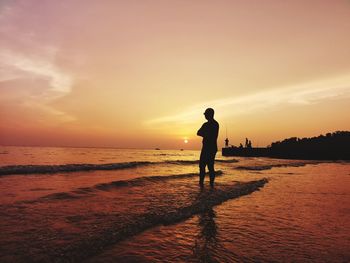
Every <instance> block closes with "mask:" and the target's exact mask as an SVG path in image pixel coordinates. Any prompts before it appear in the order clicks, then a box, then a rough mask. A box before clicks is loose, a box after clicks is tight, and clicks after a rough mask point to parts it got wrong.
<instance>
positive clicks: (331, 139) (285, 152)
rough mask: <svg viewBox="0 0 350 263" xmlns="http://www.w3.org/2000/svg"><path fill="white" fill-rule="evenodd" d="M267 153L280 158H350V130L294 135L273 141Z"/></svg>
mask: <svg viewBox="0 0 350 263" xmlns="http://www.w3.org/2000/svg"><path fill="white" fill-rule="evenodd" d="M267 155H268V156H271V157H279V158H292V159H318V160H350V132H349V131H336V132H333V133H327V134H326V135H319V136H317V137H311V138H301V139H300V138H297V137H292V138H289V139H285V140H283V141H277V142H273V143H272V144H271V145H270V146H268V147H267Z"/></svg>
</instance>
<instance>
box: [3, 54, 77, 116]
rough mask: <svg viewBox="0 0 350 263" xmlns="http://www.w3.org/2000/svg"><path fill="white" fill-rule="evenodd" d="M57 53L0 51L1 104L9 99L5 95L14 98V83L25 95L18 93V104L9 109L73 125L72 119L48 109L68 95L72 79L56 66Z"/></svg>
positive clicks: (51, 108)
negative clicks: (33, 112)
mask: <svg viewBox="0 0 350 263" xmlns="http://www.w3.org/2000/svg"><path fill="white" fill-rule="evenodd" d="M56 52H57V49H55V48H52V47H48V48H43V49H42V52H41V54H40V55H39V54H36V55H32V54H22V53H19V52H14V51H11V50H9V49H3V50H2V51H0V73H1V74H0V76H1V77H0V82H1V85H0V87H1V89H2V92H3V98H2V100H4V99H5V100H6V99H8V98H6V94H11V96H12V97H13V96H14V95H15V94H14V93H11V91H10V90H9V89H13V88H14V87H13V85H14V84H12V85H11V84H10V83H16V85H17V86H18V85H20V86H21V87H16V88H20V89H27V92H18V93H17V98H15V99H16V101H17V103H16V104H15V105H12V107H25V108H27V109H29V110H36V111H41V112H44V113H46V114H48V115H52V116H54V117H56V119H57V120H59V121H64V122H66V121H73V120H74V119H75V118H74V117H73V116H70V115H69V114H67V113H65V112H63V111H60V110H57V109H55V108H53V107H52V106H50V102H52V101H54V100H56V99H58V98H61V97H63V96H66V95H67V94H69V93H70V92H71V90H72V85H73V80H72V77H71V76H70V75H69V74H67V73H65V72H63V71H62V70H61V69H60V68H59V67H57V66H56V65H55V63H54V61H55V55H56ZM44 84H45V85H44ZM23 95H24V96H23ZM12 99H13V98H12Z"/></svg>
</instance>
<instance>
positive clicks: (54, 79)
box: [0, 48, 72, 93]
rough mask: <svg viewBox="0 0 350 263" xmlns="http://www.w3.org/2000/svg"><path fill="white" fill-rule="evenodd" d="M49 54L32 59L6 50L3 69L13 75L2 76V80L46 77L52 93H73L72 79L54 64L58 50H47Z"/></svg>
mask: <svg viewBox="0 0 350 263" xmlns="http://www.w3.org/2000/svg"><path fill="white" fill-rule="evenodd" d="M47 51H48V52H46V54H45V55H44V56H41V57H30V56H28V55H27V56H26V55H22V54H19V53H15V52H12V51H10V50H5V51H2V52H0V59H1V64H2V68H4V70H5V69H6V70H7V72H8V73H10V72H11V75H4V74H3V75H2V78H20V77H22V76H26V75H28V74H30V75H34V76H38V77H46V78H49V79H50V87H49V89H51V90H52V91H57V92H62V93H68V92H70V91H71V85H72V79H71V77H70V76H69V75H68V74H65V73H64V72H62V71H61V70H60V69H59V68H58V67H57V66H55V64H54V58H55V53H56V49H54V48H50V49H47Z"/></svg>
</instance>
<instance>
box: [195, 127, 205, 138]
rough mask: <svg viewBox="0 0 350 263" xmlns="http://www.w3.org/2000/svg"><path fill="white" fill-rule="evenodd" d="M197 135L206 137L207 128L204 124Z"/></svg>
mask: <svg viewBox="0 0 350 263" xmlns="http://www.w3.org/2000/svg"><path fill="white" fill-rule="evenodd" d="M197 135H198V136H201V137H204V136H205V126H204V124H203V125H202V127H201V128H200V129H199V130H198V131H197Z"/></svg>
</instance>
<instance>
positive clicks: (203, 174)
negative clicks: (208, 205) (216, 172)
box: [199, 151, 206, 186]
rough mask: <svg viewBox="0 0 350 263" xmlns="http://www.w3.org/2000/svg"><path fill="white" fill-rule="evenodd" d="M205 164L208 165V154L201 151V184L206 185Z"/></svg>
mask: <svg viewBox="0 0 350 263" xmlns="http://www.w3.org/2000/svg"><path fill="white" fill-rule="evenodd" d="M205 166H206V156H205V153H204V152H203V151H202V152H201V157H200V159H199V185H200V186H203V185H204V177H205Z"/></svg>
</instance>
